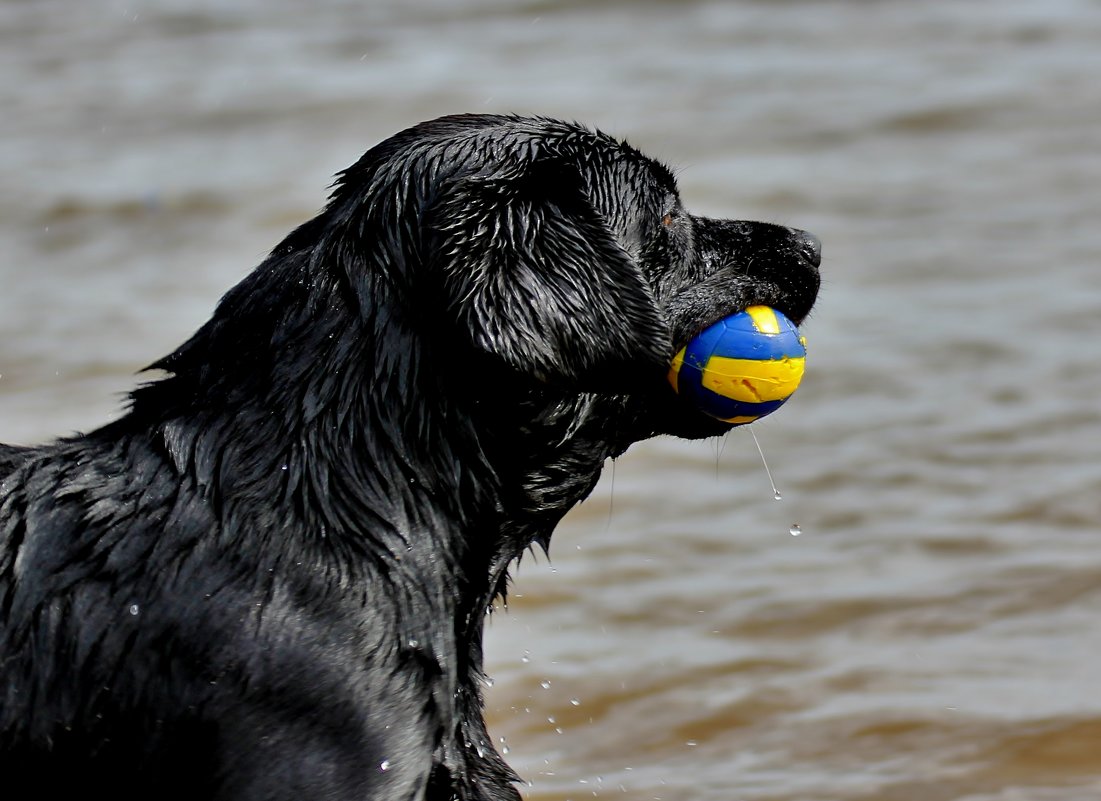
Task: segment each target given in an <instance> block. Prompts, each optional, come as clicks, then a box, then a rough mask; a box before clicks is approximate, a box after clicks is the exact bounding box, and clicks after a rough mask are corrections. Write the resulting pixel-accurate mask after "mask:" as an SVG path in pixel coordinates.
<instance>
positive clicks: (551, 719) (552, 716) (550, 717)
mask: <svg viewBox="0 0 1101 801" xmlns="http://www.w3.org/2000/svg"><path fill="white" fill-rule="evenodd" d="M554 722H555V720H554V715H549V716H548V717H547V723H554Z"/></svg>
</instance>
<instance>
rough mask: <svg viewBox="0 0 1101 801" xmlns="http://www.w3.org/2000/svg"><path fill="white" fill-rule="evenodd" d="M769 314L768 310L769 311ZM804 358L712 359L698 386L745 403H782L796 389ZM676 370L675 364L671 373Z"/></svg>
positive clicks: (714, 357) (677, 367) (800, 378)
mask: <svg viewBox="0 0 1101 801" xmlns="http://www.w3.org/2000/svg"><path fill="white" fill-rule="evenodd" d="M769 311H771V309H770V310H769ZM803 366H804V359H802V358H797V357H796V358H788V359H770V360H760V361H759V360H755V359H730V358H727V357H726V356H712V357H711V359H710V360H709V361H708V362H707V367H706V368H704V371H703V376H702V384H703V386H704V387H706V388H707V389H709V390H711V391H712V392H715V393H717V394H719V395H722V396H723V397H724V398H732V399H734V400H737V401H746V402H748V403H760V402H761V401H775V400H784V399H785V398H787V397H788V396H789V395H791V394H792V393H793V392H795V390H796V389H797V388H798V387H799V382H800V381H801V380H802V378H803ZM677 369H679V365H677V366H676V367H674V370H677Z"/></svg>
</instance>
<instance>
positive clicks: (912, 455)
mask: <svg viewBox="0 0 1101 801" xmlns="http://www.w3.org/2000/svg"><path fill="white" fill-rule="evenodd" d="M0 74H2V75H3V78H2V80H0V108H2V109H3V111H2V120H0V242H2V256H0V440H3V441H8V442H23V443H29V442H34V441H39V440H42V439H45V438H48V437H50V436H53V435H56V434H64V433H69V432H71V431H73V430H81V429H88V428H92V427H95V426H97V425H99V424H101V423H102V422H105V421H106V420H108V419H110V418H112V417H113V416H115V415H117V414H118V413H119V410H120V408H121V402H122V397H123V395H124V393H125V392H126V391H127V390H129V389H130V388H132V387H133V386H134V384H135V382H136V381H137V380H138V379H137V378H136V377H135V371H136V370H138V369H139V368H140V367H142V366H143V365H145V364H148V363H149V362H151V361H152V360H154V359H155V358H157V357H159V356H161V355H162V354H164V353H166V352H168V351H169V350H170V349H172V348H173V347H174V346H175V345H176V344H178V343H179V342H181V341H182V340H183V339H184V338H185V337H187V336H188V335H189V334H190V333H191V332H192V331H193V330H194V329H195V328H196V327H197V326H198V325H199V324H200V323H201V322H203V321H204V320H205V319H206V317H207V315H208V314H209V312H210V310H211V308H212V306H213V304H214V303H215V302H216V300H217V298H218V297H219V296H220V295H221V294H222V293H223V292H224V291H225V290H226V289H228V288H229V287H230V286H231V285H232V284H233V283H235V282H236V281H237V280H238V279H239V278H241V277H242V276H243V275H244V274H245V273H246V272H248V271H249V270H250V269H251V268H252V267H253V266H254V265H256V264H257V263H258V262H259V261H260V260H261V258H262V257H263V256H264V254H265V253H266V251H267V250H268V249H269V248H271V247H272V246H273V245H274V244H275V243H276V242H277V241H278V240H279V239H280V238H281V237H282V236H283V234H284V233H286V232H287V231H288V230H289V229H290V228H291V227H293V226H295V225H296V224H298V223H299V222H301V221H303V220H305V219H307V218H309V217H310V216H312V215H313V214H314V213H315V212H316V211H317V210H318V209H319V208H320V207H321V206H322V204H323V203H324V201H325V197H326V188H327V185H328V184H329V182H330V180H331V177H332V175H333V173H335V172H336V171H337V170H339V169H341V168H342V167H344V166H346V165H348V164H350V163H352V162H353V161H355V160H356V158H357V157H358V156H359V155H360V154H361V153H362V152H363V151H364V150H366V149H367V148H368V147H370V146H371V145H372V144H374V143H376V142H378V141H379V140H381V139H383V138H385V137H387V136H388V135H390V134H391V133H394V132H396V131H398V130H400V129H402V128H405V127H407V126H409V125H411V124H413V123H415V122H418V121H420V120H423V119H426V118H430V117H435V116H438V115H440V114H444V113H450V112H460V111H516V112H529V113H539V114H546V115H552V116H560V117H565V118H568V119H577V120H581V121H584V122H586V123H588V124H591V125H595V126H597V127H599V128H601V129H603V130H605V131H607V132H609V133H612V134H614V135H617V136H621V137H626V138H628V139H629V140H630V141H631V142H632V143H633V144H634V145H636V146H637V147H639V148H640V149H642V150H644V151H645V152H647V153H649V154H651V155H654V156H657V157H659V158H661V159H663V160H665V161H667V162H668V163H670V164H671V165H673V166H674V167H675V168H676V170H677V171H678V174H679V177H680V183H681V188H682V193H683V197H684V199H685V202H686V204H687V205H688V207H689V208H690V209H691V210H693V211H694V212H696V213H704V214H710V215H715V216H726V217H738V218H743V219H767V220H772V221H776V222H781V223H784V224H788V225H795V226H798V227H802V228H806V229H809V230H812V231H814V232H815V233H817V234H818V235H819V236H820V237H821V239H822V241H823V242H824V247H825V258H824V265H823V275H824V285H823V289H822V293H821V300H820V302H819V305H818V308H817V311H816V313H815V315H814V316H812V318H811V319H810V320H809V321H808V322H807V323H806V324H805V326H804V329H803V330H804V333H805V335H806V336H807V338H808V341H809V348H810V353H809V358H808V374H807V378H806V380H805V382H804V386H803V388H802V389H801V390H800V391H799V393H798V394H797V395H796V396H795V398H794V399H793V400H792V401H791V402H790V403H788V404H787V406H786V407H785V408H784V409H783V411H781V412H780V413H778V414H776V415H774V416H773V417H770V418H768V419H767V420H765V421H762V422H761V423H759V424H757V425H756V426H755V431H756V433H757V435H758V437H759V439H760V443H761V447H762V448H763V451H764V454H765V456H766V457H767V459H768V463H769V466H770V467H771V469H772V473H773V475H774V477H775V480H776V484H777V487H778V488H779V490H780V492H781V493H782V495H783V498H782V500H779V501H777V500H774V498H773V491H772V488H771V486H770V484H769V481H768V478H767V476H766V474H765V471H764V468H763V466H762V463H761V458H760V456H759V455H758V453H757V449H756V447H755V446H754V444H753V440H752V438H751V437H750V435H749V433H748V432H747V430H744V429H739V430H736V431H734V432H732V433H731V434H730V435H728V436H727V437H726V438H725V439H723V440H721V441H713V442H703V443H683V442H677V441H672V440H659V441H654V442H649V443H643V444H641V445H639V446H636V447H635V448H634V449H633V450H632V451H631V452H629V453H628V454H627V455H626V456H625V457H624V458H622V459H620V460H619V461H618V462H617V463H615V464H614V465H609V469H608V470H607V471H606V475H605V478H604V480H603V482H602V483H601V485H600V487H599V488H598V489H597V491H596V492H595V493H594V495H593V497H592V498H591V499H590V500H589V501H587V502H586V503H585V504H583V505H582V506H580V507H579V508H578V509H576V510H575V512H574V513H573V514H571V516H570V517H569V518H568V519H567V520H566V522H565V523H564V524H563V525H562V526H561V528H560V530H559V531H558V533H557V535H556V539H555V542H554V544H553V547H552V551H551V556H552V559H551V561H549V562H548V561H547V560H546V559H545V558H543V557H542V555H539V556H538V557H535V556H533V557H531V558H525V559H524V560H523V561H522V563H521V564H520V565H519V567H518V569H517V570H516V582H515V585H514V594H513V595H512V596H511V599H510V603H509V606H508V607H507V608H503V609H500V610H498V611H497V612H496V613H495V614H494V616H493V619H492V623H491V625H490V627H489V642H488V661H489V664H488V668H489V671H490V673H491V674H492V675H493V677H494V679H495V684H494V686H493V687H492V689H490V690H489V691H488V706H489V715H490V720H491V728H492V732H493V734H494V736H495V737H496V738H499V739H500V741H501V747H502V748H503V749H507V750H508V751H509V755H508V758H509V760H510V761H511V763H512V764H513V765H514V766H515V767H516V769H517V770H518V771H519V772H520V773H521V774H522V775H523V776H524V778H525V779H526V780H527V781H528V782H529V784H528V786H526V787H525V788H524V793H525V795H526V797H527V798H529V799H532V801H552V799H555V800H561V799H583V798H591V797H598V798H624V799H632V800H635V801H641V800H642V799H693V800H699V801H704V800H708V801H710V800H712V799H713V800H714V801H731V799H746V800H747V801H749V800H752V801H779V800H780V799H789V800H790V801H797V800H798V801H827V800H828V801H834V800H836V801H841V800H842V799H845V800H846V801H848V800H850V799H853V800H855V799H865V800H867V801H872V800H873V799H874V800H875V801H947V800H948V799H967V800H968V801H979V800H980V799H982V800H983V801H994V800H995V799H997V800H998V801H1049V800H1051V799H1060V801H1062V800H1064V799H1065V800H1066V801H1078V800H1079V799H1096V798H1099V797H1101V692H1099V691H1098V687H1099V686H1101V675H1099V673H1101V667H1099V665H1101V541H1099V538H1098V534H1099V528H1101V526H1099V518H1101V492H1099V490H1101V459H1099V456H1101V402H1099V396H1101V371H1099V369H1098V367H1099V362H1101V270H1099V269H1098V267H1099V262H1101V224H1099V220H1101V191H1099V186H1101V125H1099V122H1101V3H1098V2H1097V0H1045V2H1042V3H1041V2H1031V1H1029V0H1003V2H998V3H994V2H988V1H987V0H958V1H956V0H953V1H951V2H949V1H948V0H941V1H939V2H938V1H931V2H923V3H908V2H902V0H893V1H892V0H880V1H879V2H876V1H873V0H865V1H861V0H832V1H830V0H774V1H772V2H766V1H765V0H760V1H759V2H720V0H700V2H627V1H626V0H620V1H617V2H585V1H584V0H519V1H517V0H372V2H362V3H361V2H337V1H336V0H318V1H316V2H312V3H300V2H291V1H290V0H282V1H278V0H277V1H275V2H272V1H271V0H264V1H263V2H261V0H231V1H228V0H219V2H194V1H193V0H186V2H185V0H144V1H143V2H139V1H138V0H132V1H129V0H128V1H127V2H121V1H120V2H113V1H112V0H99V1H97V2H83V1H81V0H36V1H35V2H16V1H15V0H3V1H2V2H0ZM796 526H798V528H795V527H796ZM793 531H794V532H796V533H797V536H793V535H792V533H791V532H793Z"/></svg>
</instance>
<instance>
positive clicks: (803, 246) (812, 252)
mask: <svg viewBox="0 0 1101 801" xmlns="http://www.w3.org/2000/svg"><path fill="white" fill-rule="evenodd" d="M800 233H801V235H800V237H799V243H798V245H797V248H798V250H799V255H800V256H802V257H803V258H804V259H806V260H807V261H809V262H810V263H811V266H813V267H818V266H820V265H821V264H822V242H821V240H820V239H819V238H818V237H816V236H815V235H814V234H811V233H807V232H806V231H802V232H800Z"/></svg>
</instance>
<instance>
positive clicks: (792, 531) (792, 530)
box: [788, 523, 803, 537]
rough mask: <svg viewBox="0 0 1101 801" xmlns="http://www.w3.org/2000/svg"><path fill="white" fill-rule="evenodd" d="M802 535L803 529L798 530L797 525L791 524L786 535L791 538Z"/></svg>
mask: <svg viewBox="0 0 1101 801" xmlns="http://www.w3.org/2000/svg"><path fill="white" fill-rule="evenodd" d="M802 533H803V529H801V528H799V524H798V523H792V524H791V528H789V529H788V534H790V535H791V536H793V537H798V536H799V535H800V534H802Z"/></svg>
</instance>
